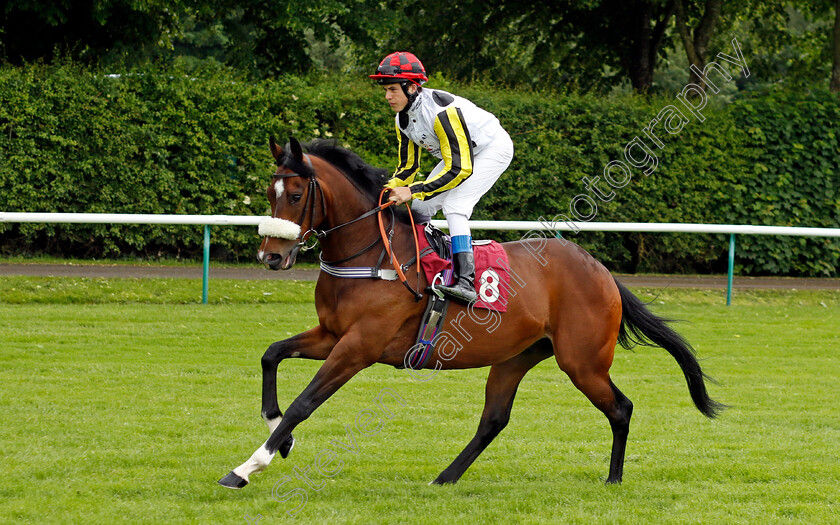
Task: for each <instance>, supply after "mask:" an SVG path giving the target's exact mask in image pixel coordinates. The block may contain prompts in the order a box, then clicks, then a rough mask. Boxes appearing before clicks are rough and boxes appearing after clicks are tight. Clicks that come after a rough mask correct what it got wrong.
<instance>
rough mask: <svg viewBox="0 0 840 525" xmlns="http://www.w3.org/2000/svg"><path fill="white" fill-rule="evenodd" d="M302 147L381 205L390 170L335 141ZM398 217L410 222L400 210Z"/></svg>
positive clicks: (322, 141) (319, 140) (402, 220)
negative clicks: (366, 160) (378, 165)
mask: <svg viewBox="0 0 840 525" xmlns="http://www.w3.org/2000/svg"><path fill="white" fill-rule="evenodd" d="M302 146H303V148H304V150H305V151H306V152H307V153H309V154H311V155H314V156H316V157H320V158H322V159H324V160H325V161H327V162H329V163H330V164H332V165H333V166H335V167H336V168H338V170H339V171H341V172H342V173H343V174H344V176H346V177H347V178H348V179H349V180H350V182H352V183H353V185H354V186H356V187H357V188H359V190H361V192H362V193H364V194H365V195H367V196H369V197H370V200H371V201H372V202H373V203H375V204H378V203H379V193H380V192H381V191H382V188H383V187H384V185H385V182H386V181H387V180H388V174H389V172H388V170H386V169H383V168H377V167H374V166H371V165H370V164H368V163H367V162H365V161H364V160H362V158H361V157H360V156H359V155H358V154H356V153H354V152H352V151H350V150H349V149H345V148H342V147H340V146H338V145H336V142H335V140H325V139H315V140H313V141H312V142H309V143H307V144H302ZM286 151H289V148H286ZM290 156H291V155H288V156H287V158H288V157H290ZM397 215H398V217H399V219H400V220H401V222H409V221H408V215H407V214H406V213H405V212H404V211H402V210H399V211H398V212H397Z"/></svg>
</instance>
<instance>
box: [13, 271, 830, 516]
mask: <svg viewBox="0 0 840 525" xmlns="http://www.w3.org/2000/svg"><path fill="white" fill-rule="evenodd" d="M44 279H46V280H41V279H34V278H23V277H22V278H17V277H14V278H6V277H4V278H3V279H2V283H1V284H0V345H2V346H0V348H2V350H0V363H1V366H0V382H2V384H3V388H2V389H0V414H2V423H3V424H2V425H0V449H1V450H2V451H3V463H2V464H3V471H4V474H5V475H4V483H3V485H2V486H0V522H16V523H122V522H132V523H156V524H158V523H167V524H168V523H242V522H243V521H247V519H249V518H250V519H253V518H256V516H257V515H261V516H262V518H261V519H260V521H259V523H261V524H265V523H282V522H292V523H319V524H320V523H324V522H335V523H365V524H366V523H439V522H440V521H441V520H442V519H446V520H447V521H449V522H454V523H587V524H588V523H628V524H630V523H633V524H636V523H657V524H658V523H830V522H837V515H838V511H840V488H838V487H840V470H838V468H837V450H838V449H840V421H839V420H838V418H837V416H836V409H835V407H834V402H833V401H834V399H835V398H836V392H837V380H838V378H840V377H839V376H840V352H838V349H840V332H839V331H838V329H837V327H838V326H840V310H838V306H840V294H838V293H837V292H805V291H797V292H790V291H786V292H775V291H764V290H761V291H755V292H749V293H747V292H738V293H737V294H736V296H735V305H734V306H732V307H729V308H727V307H725V306H723V301H721V298H722V297H723V294H722V292H720V291H702V290H701V291H698V290H684V289H678V290H677V289H673V290H665V291H661V290H653V289H635V290H634V291H635V292H636V293H637V294H639V296H640V297H642V298H643V299H645V300H646V301H651V300H652V301H653V303H652V305H651V306H652V308H653V309H654V310H655V311H656V312H657V313H659V314H661V315H666V316H669V317H674V318H679V319H683V320H686V321H687V322H684V323H680V324H678V325H677V326H676V327H677V329H678V330H679V331H680V332H681V333H682V334H684V335H685V336H686V337H687V338H688V339H689V340H690V341H692V342H693V343H694V345H695V346H696V347H697V349H698V351H699V354H700V356H701V358H703V361H702V364H703V366H704V368H705V370H706V371H707V372H709V373H710V374H711V375H713V376H714V377H715V378H716V379H717V380H718V381H719V384H718V385H711V386H710V390H711V393H712V395H713V396H714V397H715V398H717V399H719V400H720V401H722V402H724V403H727V404H729V405H731V408H729V409H728V410H727V411H726V412H725V413H724V414H723V415H722V416H721V417H720V418H719V419H718V420H715V421H708V420H706V419H705V418H704V417H703V416H702V415H700V413H699V412H697V411H696V410H695V409H694V408H693V406H692V405H691V402H690V400H689V397H688V393H687V389H686V387H685V383H684V380H683V379H682V377H681V375H680V372H679V369H678V367H677V366H676V364H675V363H674V361H673V360H672V359H671V358H670V356H668V355H667V353H665V352H664V351H662V350H659V349H653V348H637V349H635V350H633V351H626V350H619V351H617V353H616V360H615V363H614V365H613V369H612V375H613V380H614V381H615V383H616V384H617V385H618V386H619V388H621V389H622V391H624V393H625V394H627V396H628V397H630V399H632V400H633V402H634V403H635V412H634V416H633V422H632V424H631V433H630V441H629V446H628V456H627V462H626V466H625V480H624V483H623V484H622V485H620V486H605V485H603V480H604V479H605V477H606V473H607V466H608V459H609V446H610V433H609V427H608V425H607V423H606V419H605V418H604V417H603V416H602V415H601V414H600V413H599V412H598V411H597V410H596V409H594V408H593V407H592V406H591V405H589V403H588V402H587V401H586V399H585V398H584V397H583V396H582V395H581V394H580V393H579V392H578V391H577V390H576V389H575V388H574V387H573V386H572V385H571V384H570V382H569V380H568V378H567V377H566V376H565V375H563V374H562V373H561V372H559V371H558V369H557V366H556V365H555V364H553V363H552V362H544V363H542V364H541V365H539V366H538V367H537V368H535V369H534V370H533V371H532V372H531V373H530V374H529V375H528V376H526V378H525V380H524V381H523V384H522V385H521V387H520V389H519V394H518V396H517V401H516V404H515V406H514V409H513V414H512V419H511V423H510V425H509V426H508V428H506V429H505V430H504V432H503V433H502V434H501V435H500V436H499V438H498V439H497V440H496V441H495V442H494V443H493V444H492V445H491V446H490V447H489V448H488V449H487V450H486V451H485V452H484V454H482V456H481V457H479V459H478V460H477V461H476V463H475V464H474V465H473V466H472V467H471V469H470V470H468V471H467V473H466V474H465V476H464V478H463V479H462V480H461V481H460V482H459V483H458V484H457V485H454V486H445V487H430V486H427V483H428V482H429V481H430V480H432V479H434V478H435V477H436V476H437V474H438V473H439V472H440V471H441V470H442V469H443V468H445V467H446V466H447V465H448V464H449V462H451V461H452V459H454V457H455V456H456V455H457V454H458V453H459V452H460V450H461V449H462V448H463V446H464V445H465V444H466V443H467V441H468V440H469V439H470V438H471V437H472V434H473V433H474V430H475V426H476V424H477V420H478V417H479V414H480V412H481V407H482V404H483V388H484V387H483V385H484V380H485V378H486V374H487V371H486V369H482V370H469V371H458V372H446V373H442V374H439V375H438V376H437V377H436V378H435V379H434V380H432V381H429V382H427V383H418V382H416V381H413V380H411V379H410V377H409V376H408V374H406V373H405V372H404V371H399V370H395V369H393V368H388V367H384V366H375V367H372V368H370V369H368V370H365V371H364V372H362V373H361V374H359V375H358V376H357V377H355V378H354V379H353V380H352V381H351V382H350V383H349V384H347V385H345V387H344V388H342V389H341V390H340V391H339V392H338V393H337V394H336V395H335V396H334V397H333V398H332V399H331V400H330V401H328V402H327V403H326V404H324V405H323V406H322V407H321V408H319V409H318V411H316V412H315V414H314V415H313V416H312V417H311V418H310V419H309V420H307V421H306V422H304V423H303V424H302V425H301V426H300V427H299V428H298V429H297V431H296V432H295V435H296V437H297V440H298V441H297V444H296V446H295V449H294V451H293V452H292V455H291V456H290V457H289V458H288V459H286V460H282V459H280V458H279V457H278V458H277V459H276V460H275V461H274V462H273V463H272V465H271V466H270V467H269V468H268V470H266V471H265V472H263V473H261V474H259V475H255V476H254V477H253V478H252V483H251V485H249V486H248V487H246V488H245V489H243V490H241V491H229V490H227V489H224V488H222V487H220V486H218V485H216V480H217V479H218V478H220V477H221V476H222V475H224V474H225V473H226V472H227V471H228V470H230V469H231V468H232V467H234V466H236V465H238V464H239V463H241V462H242V461H244V460H245V459H247V458H248V456H249V455H250V454H251V453H252V452H253V451H254V450H255V449H256V448H257V447H258V446H259V445H260V444H261V443H262V442H263V441H264V440H265V438H266V437H267V429H266V428H265V426H264V424H263V423H262V421H261V420H260V418H259V389H260V369H259V359H260V356H261V355H262V352H263V351H264V349H265V347H266V346H267V345H268V344H270V343H271V342H273V341H275V340H278V339H283V338H285V337H288V336H290V335H292V334H295V333H297V332H300V331H301V330H304V329H306V328H308V327H311V326H313V325H314V324H315V323H316V322H317V320H316V316H315V311H314V307H313V305H312V303H311V294H312V287H313V283H294V282H289V281H282V282H281V281H260V282H248V281H235V282H234V281H224V280H214V281H213V283H212V286H213V290H214V291H213V293H212V294H211V295H212V296H216V297H218V298H219V299H218V300H217V301H216V304H212V305H207V306H205V305H200V304H190V303H197V301H198V300H197V299H195V298H194V295H195V289H196V281H195V280H188V279H180V280H179V279H173V280H166V279H144V280H136V279H112V280H107V281H106V280H98V279H90V280H87V279H73V278H44ZM39 286H40V288H39ZM265 293H271V294H272V295H270V296H267V295H264V294H265ZM190 294H192V295H190ZM221 297H227V299H221ZM184 303H186V304H184ZM318 366H319V363H316V362H307V361H299V360H289V361H286V362H284V363H283V364H282V365H281V368H280V376H279V377H280V379H279V387H278V391H279V396H280V400H281V406H283V407H285V406H286V405H288V403H289V402H290V401H291V400H292V399H293V398H294V397H295V396H296V395H297V394H298V393H299V392H300V391H301V390H302V389H303V388H304V387H305V385H306V384H307V383H308V382H309V380H310V379H311V378H312V376H313V375H314V373H315V371H316V370H317V368H318ZM383 388H391V389H393V390H394V391H395V392H397V393H398V394H399V395H400V396H401V397H402V398H403V399H404V401H405V405H403V406H400V405H396V404H392V405H391V407H392V409H393V412H394V417H393V419H387V418H383V419H382V425H381V427H380V428H379V430H378V431H377V432H376V433H375V434H374V435H361V434H359V433H358V432H356V433H355V436H356V444H357V447H358V452H357V453H356V454H352V453H350V452H347V451H344V450H342V449H341V448H339V447H338V446H336V445H335V444H334V443H332V441H346V437H345V433H346V429H345V427H346V426H348V425H349V426H353V425H354V422H355V421H356V417H357V416H358V415H359V414H362V415H364V414H365V412H364V411H365V410H367V409H374V408H375V406H374V404H373V402H372V400H373V399H374V397H375V396H376V395H377V394H378V393H379V392H380V391H381V390H382V389H383ZM380 415H381V414H380ZM326 449H331V450H334V451H336V452H337V453H338V454H337V456H336V458H335V460H334V462H333V463H332V465H334V466H335V465H338V462H339V461H340V462H341V470H340V471H339V472H338V473H337V474H336V475H334V476H333V477H330V478H324V477H322V476H321V475H320V474H318V473H316V472H315V471H316V468H315V467H313V468H311V470H310V471H309V475H310V477H311V478H312V481H313V483H323V486H322V487H321V488H320V490H315V489H314V488H312V487H309V486H307V485H306V484H305V483H304V482H303V481H301V480H300V479H299V478H298V477H296V472H298V473H299V472H303V471H304V470H305V469H307V468H308V467H310V466H311V465H312V464H313V462H315V461H316V458H317V457H318V454H319V453H320V452H321V451H323V450H326ZM284 482H285V483H284ZM295 488H297V489H300V491H299V493H302V492H303V491H305V493H306V495H307V498H308V500H307V502H306V504H305V506H303V508H302V510H300V511H299V512H298V513H297V515H296V516H294V517H292V516H289V515H288V514H287V511H289V510H291V509H292V508H294V507H295V505H297V504H298V503H299V502H300V499H299V498H297V497H292V498H289V499H285V500H284V495H286V494H288V493H289V491H291V490H293V489H295ZM252 522H253V521H252Z"/></svg>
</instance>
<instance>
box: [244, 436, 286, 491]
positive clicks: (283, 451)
mask: <svg viewBox="0 0 840 525" xmlns="http://www.w3.org/2000/svg"><path fill="white" fill-rule="evenodd" d="M294 446H295V437H294V436H293V435H291V434H289V437H287V438H286V441H284V442H283V444H282V445H280V457H281V458H283V459H286V458H287V457H288V456H289V452H291V451H292V448H294ZM245 483H248V482H247V481H246V482H245Z"/></svg>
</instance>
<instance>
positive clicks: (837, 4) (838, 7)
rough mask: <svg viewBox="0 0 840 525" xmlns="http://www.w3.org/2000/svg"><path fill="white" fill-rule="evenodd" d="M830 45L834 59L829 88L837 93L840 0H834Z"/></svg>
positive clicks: (839, 70) (839, 56)
mask: <svg viewBox="0 0 840 525" xmlns="http://www.w3.org/2000/svg"><path fill="white" fill-rule="evenodd" d="M831 47H832V54H833V55H834V57H833V58H834V60H833V66H832V68H831V81H830V82H829V88H830V89H831V91H832V93H838V92H840V0H834V34H833V38H832V43H831Z"/></svg>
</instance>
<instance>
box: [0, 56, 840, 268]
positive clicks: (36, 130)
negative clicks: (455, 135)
mask: <svg viewBox="0 0 840 525" xmlns="http://www.w3.org/2000/svg"><path fill="white" fill-rule="evenodd" d="M429 85H430V87H442V88H445V89H451V90H452V91H454V92H457V93H459V94H463V95H464V96H467V97H468V98H471V99H472V100H474V101H475V102H476V103H478V104H479V105H480V106H483V107H485V108H487V109H488V110H490V111H492V112H493V113H495V114H496V115H497V116H498V117H499V119H500V120H501V121H502V123H503V125H504V126H505V127H506V128H507V129H508V130H509V131H510V134H511V136H512V138H513V141H514V145H515V148H516V154H515V157H514V161H513V163H512V165H511V167H510V169H509V170H508V171H507V173H506V174H505V175H504V176H503V177H502V179H500V181H499V182H498V183H497V184H496V186H495V187H494V188H493V189H492V190H491V191H490V192H489V193H488V194H487V196H485V198H484V199H482V202H481V203H480V204H479V207H478V208H477V209H476V211H475V213H474V215H473V218H476V219H497V220H514V219H521V220H535V219H537V218H538V217H540V216H542V217H546V218H549V219H550V218H552V217H554V216H556V215H557V214H560V213H563V214H566V215H568V214H569V203H570V201H571V199H572V198H573V197H574V196H575V195H578V194H586V193H587V190H586V188H584V185H583V183H582V182H581V179H582V178H583V177H589V178H590V179H593V178H594V177H597V176H600V177H601V182H600V183H599V184H598V185H597V186H598V187H599V188H602V191H603V192H604V193H606V192H608V191H610V189H609V186H607V185H606V184H605V183H604V182H603V171H604V166H605V165H606V164H607V163H608V162H610V161H611V160H621V159H623V151H624V147H625V145H626V144H627V143H628V142H629V141H631V140H633V138H634V137H639V138H640V139H642V140H643V141H644V142H645V143H646V144H647V145H649V146H652V144H651V142H650V140H649V139H647V138H646V136H645V134H644V133H643V128H645V127H646V126H647V125H648V123H649V122H650V121H651V120H652V119H653V118H654V117H655V116H656V115H657V114H658V113H659V112H660V110H662V109H663V108H664V107H666V106H668V105H677V106H680V105H679V104H677V103H676V99H674V98H655V99H650V98H641V97H636V96H631V95H627V96H624V95H616V96H610V97H596V96H591V95H580V94H557V93H540V92H536V93H532V92H523V91H507V90H500V89H494V88H491V87H487V86H480V85H469V86H460V85H451V84H450V83H448V82H446V81H445V80H444V79H433V81H432V82H430V84H429ZM680 108H681V109H683V111H684V108H682V107H681V106H680ZM703 114H704V115H705V116H706V119H705V121H703V122H699V121H698V120H697V119H695V118H691V117H690V115H688V114H687V116H688V117H689V120H690V122H689V123H687V124H686V125H685V127H684V128H683V129H682V130H681V131H680V132H679V133H678V134H674V135H669V134H667V133H664V132H661V131H660V132H659V133H658V134H657V135H658V136H661V139H662V141H663V146H662V147H661V148H655V149H654V150H653V151H654V152H655V154H656V155H657V157H658V162H659V164H658V167H657V169H656V171H654V172H653V173H652V174H651V175H650V176H643V175H642V173H641V170H639V169H633V170H632V180H631V181H630V182H629V184H627V185H626V186H624V187H621V188H617V189H613V190H612V191H613V193H614V194H615V195H614V197H613V198H612V200H610V201H609V202H602V201H600V200H596V202H597V204H598V210H597V214H596V217H595V218H594V220H597V221H622V222H707V223H740V224H773V225H794V226H828V227H839V226H840V224H838V222H839V221H840V213H838V209H840V169H839V168H838V159H840V139H838V137H840V118H839V117H840V103H838V99H837V98H836V96H832V95H830V94H827V93H821V92H814V93H807V94H804V93H775V92H771V93H751V94H744V95H741V96H739V97H738V98H737V99H736V100H734V101H733V102H731V103H728V104H725V103H724V101H723V100H716V99H715V98H714V96H713V95H710V96H709V104H708V105H707V107H706V108H705V109H704V110H703ZM393 133H394V131H393V113H392V112H391V111H390V110H389V109H388V107H387V105H386V104H385V103H384V101H383V97H382V94H381V91H380V89H379V88H378V87H376V86H373V85H371V84H370V83H369V82H368V81H367V80H366V79H364V78H343V77H342V78H324V77H306V78H300V77H294V76H284V77H281V78H278V79H274V80H271V81H263V82H258V83H255V82H249V81H245V80H242V79H239V78H236V75H232V74H227V73H219V72H215V73H206V74H202V75H200V76H198V77H196V78H188V77H186V76H184V75H181V74H178V73H174V72H171V71H158V70H146V71H135V72H132V73H131V74H127V75H122V76H120V77H118V78H114V77H106V76H103V75H101V74H96V73H94V72H91V71H86V70H82V69H79V68H77V67H75V66H71V65H65V66H58V67H43V66H30V67H26V68H21V69H15V68H2V69H0V151H2V157H0V181H2V186H1V187H0V202H2V203H3V204H0V206H1V207H2V209H3V210H4V211H56V212H59V211H60V212H109V213H184V214H193V213H195V214H237V215H238V214H251V215H262V214H265V213H266V211H267V208H266V201H265V197H264V190H265V185H266V182H267V180H268V176H269V174H270V173H271V171H272V164H271V160H272V159H271V157H270V155H269V154H268V150H267V146H266V144H267V137H268V136H269V135H270V134H273V135H275V136H277V137H278V139H282V140H285V139H286V137H287V136H288V135H295V136H296V137H298V138H299V139H301V140H303V141H306V140H310V139H312V138H316V137H333V138H336V139H337V140H338V141H339V143H340V144H343V145H345V146H347V147H350V148H351V149H353V150H355V151H357V152H358V153H360V154H361V155H362V157H363V158H365V159H366V160H368V162H370V163H371V164H374V165H379V166H385V167H390V166H392V165H393V163H394V153H395V152H394V149H395V138H394V136H393ZM663 135H664V136H663ZM431 166H432V159H431V158H430V157H429V156H428V155H427V156H426V158H425V159H424V168H426V169H429V168H431ZM589 195H592V193H591V192H589ZM482 233H486V232H482ZM490 235H492V236H494V237H499V238H504V239H512V238H516V237H518V236H520V235H522V233H521V232H520V233H516V232H491V233H490ZM566 237H567V238H571V239H573V240H574V241H576V242H578V243H580V244H582V245H583V246H584V247H586V248H587V249H589V250H590V251H591V252H592V253H593V254H594V255H595V256H596V257H598V258H599V259H600V260H602V261H604V262H605V263H606V264H607V265H608V266H609V267H610V268H611V269H614V270H621V271H660V272H679V271H684V272H709V271H722V270H723V269H724V268H725V254H726V247H727V241H728V239H727V238H726V237H725V236H722V235H694V234H639V233H627V234H616V233H602V232H581V233H577V234H566ZM257 242H258V238H257V236H256V233H255V229H254V228H237V227H223V228H214V229H213V246H214V249H215V250H216V252H214V255H215V256H217V257H224V258H228V259H240V258H241V259H248V258H251V257H253V253H254V251H255V248H256V244H257ZM200 245H201V231H200V229H199V228H195V227H181V226H128V225H43V224H21V225H13V224H0V251H2V253H5V254H22V253H50V254H62V255H68V256H69V255H73V256H82V257H101V256H127V255H131V256H138V255H139V256H145V257H153V256H157V255H167V256H183V257H195V256H197V255H198V254H199V252H200ZM838 260H840V242H838V241H837V240H830V239H820V238H816V239H804V238H799V237H795V238H780V237H763V236H762V237H759V236H740V237H739V249H738V259H737V261H738V264H739V270H740V271H742V272H743V273H748V274H776V275H812V276H817V275H823V276H825V275H831V276H836V275H837V274H838V268H839V267H840V262H838Z"/></svg>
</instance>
